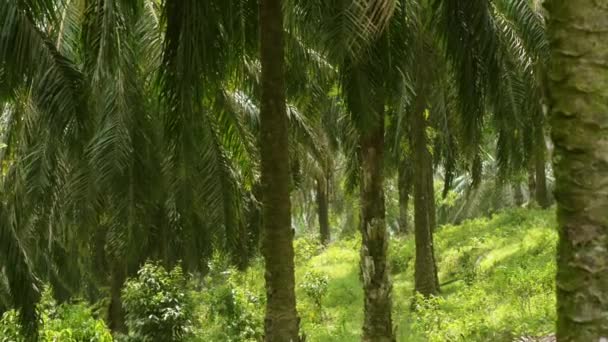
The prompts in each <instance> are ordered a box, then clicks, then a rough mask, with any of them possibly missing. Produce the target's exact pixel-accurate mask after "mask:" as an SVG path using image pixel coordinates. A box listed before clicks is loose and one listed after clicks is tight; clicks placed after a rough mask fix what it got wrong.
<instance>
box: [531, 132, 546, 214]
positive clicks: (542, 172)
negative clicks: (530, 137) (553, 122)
mask: <svg viewBox="0 0 608 342" xmlns="http://www.w3.org/2000/svg"><path fill="white" fill-rule="evenodd" d="M534 134H535V151H534V168H535V178H536V193H535V195H536V203H538V205H539V206H540V207H541V208H548V207H549V204H550V203H549V195H548V193H547V175H546V169H545V167H546V160H545V152H546V150H547V147H546V145H545V134H544V132H543V125H542V122H540V123H538V124H537V125H536V127H535V128H534Z"/></svg>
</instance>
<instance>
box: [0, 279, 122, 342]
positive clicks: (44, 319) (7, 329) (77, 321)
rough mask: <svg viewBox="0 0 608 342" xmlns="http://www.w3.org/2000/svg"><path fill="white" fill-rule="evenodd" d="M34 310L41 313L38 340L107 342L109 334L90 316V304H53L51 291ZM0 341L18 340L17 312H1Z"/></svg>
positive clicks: (109, 338)
mask: <svg viewBox="0 0 608 342" xmlns="http://www.w3.org/2000/svg"><path fill="white" fill-rule="evenodd" d="M38 311H39V312H40V315H41V325H40V327H39V338H40V341H44V342H56V341H61V342H80V341H88V342H111V341H112V335H111V334H110V331H109V330H108V328H107V327H106V325H105V323H104V322H103V320H101V319H97V318H95V317H94V316H93V313H92V311H91V309H90V307H89V306H88V305H87V304H86V303H83V302H75V303H64V304H61V305H57V303H56V302H55V300H54V299H53V296H52V293H51V290H50V289H49V288H46V289H45V290H44V292H43V294H42V298H41V301H40V303H39V304H38ZM0 341H1V342H22V341H25V339H24V338H23V336H22V335H21V331H20V325H19V321H18V314H17V312H16V311H15V310H11V311H8V312H5V313H4V315H3V316H2V319H0Z"/></svg>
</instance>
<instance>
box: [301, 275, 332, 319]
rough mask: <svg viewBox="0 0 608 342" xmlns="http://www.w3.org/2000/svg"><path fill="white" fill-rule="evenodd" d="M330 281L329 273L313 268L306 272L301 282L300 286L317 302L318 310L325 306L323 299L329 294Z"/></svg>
mask: <svg viewBox="0 0 608 342" xmlns="http://www.w3.org/2000/svg"><path fill="white" fill-rule="evenodd" d="M328 281H329V279H328V277H327V275H324V274H321V273H320V272H317V271H315V270H312V271H308V272H306V274H305V275H304V279H303V281H302V283H301V284H300V288H301V289H302V290H303V291H304V294H306V296H308V298H310V299H311V300H312V301H313V302H314V303H315V306H316V308H317V309H318V310H321V308H322V307H323V304H322V300H323V297H325V295H326V294H327V288H328Z"/></svg>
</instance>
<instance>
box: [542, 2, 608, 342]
mask: <svg viewBox="0 0 608 342" xmlns="http://www.w3.org/2000/svg"><path fill="white" fill-rule="evenodd" d="M546 5H547V10H548V12H549V24H548V32H549V38H550V41H551V63H550V68H549V80H550V83H549V84H550V99H551V106H550V108H551V128H552V138H553V142H554V144H555V152H554V154H555V158H554V169H555V177H556V190H555V194H556V199H557V217H558V224H559V243H558V254H557V267H558V270H557V316H558V319H557V338H558V340H559V341H595V340H601V339H604V338H605V337H606V336H608V328H607V327H606V324H605V317H606V312H607V311H608V306H607V305H606V303H607V298H608V292H607V291H606V286H605V284H606V282H607V281H608V274H607V273H606V272H605V266H604V265H605V264H606V260H608V249H606V235H607V234H608V222H607V221H606V213H607V212H608V196H607V194H608V187H607V184H608V183H607V182H606V175H607V174H608V167H607V164H606V155H607V154H608V148H607V145H606V143H605V141H606V129H605V127H606V118H607V117H608V101H606V99H608V88H607V87H606V83H607V82H608V73H606V67H605V65H604V63H605V61H606V52H607V51H608V45H607V44H606V42H608V30H607V28H608V8H606V6H603V5H602V4H601V3H598V2H596V1H588V0H583V1H577V2H572V1H550V2H548V3H547V4H546Z"/></svg>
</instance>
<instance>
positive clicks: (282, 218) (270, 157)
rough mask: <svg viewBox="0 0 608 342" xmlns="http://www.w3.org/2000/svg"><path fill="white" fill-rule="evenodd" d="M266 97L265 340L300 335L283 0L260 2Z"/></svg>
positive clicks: (263, 115) (262, 128)
mask: <svg viewBox="0 0 608 342" xmlns="http://www.w3.org/2000/svg"><path fill="white" fill-rule="evenodd" d="M260 40H261V64H262V76H261V83H262V100H261V107H260V133H261V137H260V145H261V146H260V152H261V159H262V164H261V165H262V198H263V200H262V202H263V214H262V215H263V233H264V234H263V240H262V252H263V254H264V259H265V261H266V272H265V279H266V317H265V321H264V332H265V337H264V338H265V340H266V341H272V342H290V341H298V340H299V335H298V330H299V317H298V314H297V311H296V295H295V275H294V251H293V232H292V229H291V201H290V197H289V188H290V177H291V170H290V166H289V154H288V144H289V141H288V134H287V133H288V132H287V129H288V127H287V111H286V106H285V74H284V42H283V11H282V1H281V0H262V1H261V2H260Z"/></svg>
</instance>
